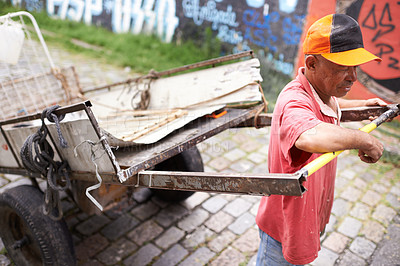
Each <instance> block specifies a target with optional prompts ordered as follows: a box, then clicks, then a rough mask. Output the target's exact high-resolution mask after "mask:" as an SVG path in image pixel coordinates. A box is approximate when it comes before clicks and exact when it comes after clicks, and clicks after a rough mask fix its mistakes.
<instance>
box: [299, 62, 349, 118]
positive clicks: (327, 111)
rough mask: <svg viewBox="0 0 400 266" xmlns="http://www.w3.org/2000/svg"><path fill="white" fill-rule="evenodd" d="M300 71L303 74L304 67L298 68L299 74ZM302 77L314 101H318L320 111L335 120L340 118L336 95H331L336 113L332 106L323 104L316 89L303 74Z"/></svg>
mask: <svg viewBox="0 0 400 266" xmlns="http://www.w3.org/2000/svg"><path fill="white" fill-rule="evenodd" d="M300 73H301V74H302V75H303V76H304V68H301V69H300V70H299V74H300ZM304 79H305V80H306V81H307V83H308V85H309V86H310V89H311V93H312V95H313V96H314V99H315V101H316V102H317V103H318V105H319V108H320V110H321V112H322V113H323V114H324V115H326V116H329V117H333V118H336V119H337V120H340V117H341V116H342V111H341V110H340V108H339V103H338V101H337V99H336V97H334V96H332V98H333V100H334V101H335V104H336V109H337V110H338V113H336V112H335V111H334V110H332V108H330V107H329V106H328V105H327V104H325V103H324V102H323V101H322V99H321V97H319V95H318V93H317V91H316V90H315V89H314V87H313V86H312V85H311V83H310V82H309V81H308V80H307V78H306V77H305V76H304Z"/></svg>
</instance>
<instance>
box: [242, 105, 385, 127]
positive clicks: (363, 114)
mask: <svg viewBox="0 0 400 266" xmlns="http://www.w3.org/2000/svg"><path fill="white" fill-rule="evenodd" d="M390 106H391V105H388V106H383V107H380V106H369V107H356V108H346V109H342V110H341V111H342V117H341V119H340V121H341V122H352V121H363V120H368V119H369V118H370V117H371V116H372V117H374V116H380V115H381V114H383V113H384V112H386V111H387V110H389V109H390ZM271 121H272V114H271V113H268V114H265V113H263V114H260V115H259V116H258V117H257V118H256V121H254V118H250V119H248V120H246V121H245V122H243V123H241V124H240V125H238V126H237V127H254V125H255V124H256V125H257V126H258V127H269V126H271Z"/></svg>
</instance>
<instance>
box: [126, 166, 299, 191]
mask: <svg viewBox="0 0 400 266" xmlns="http://www.w3.org/2000/svg"><path fill="white" fill-rule="evenodd" d="M302 181H304V180H303V179H302V176H301V175H300V174H293V175H288V174H266V175H255V174H232V173H229V174H224V173H203V172H167V171H143V172H139V173H138V175H137V176H136V177H135V178H132V179H131V180H130V182H129V184H130V185H135V186H145V187H151V188H161V189H170V190H171V189H172V190H191V191H204V192H222V193H234V194H249V195H258V196H260V195H271V194H273V195H287V196H301V195H302V194H303V193H304V192H305V188H304V187H302V186H301V182H302Z"/></svg>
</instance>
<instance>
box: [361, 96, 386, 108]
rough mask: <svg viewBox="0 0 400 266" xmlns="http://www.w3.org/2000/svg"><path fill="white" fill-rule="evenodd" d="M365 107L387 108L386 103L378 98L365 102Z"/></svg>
mask: <svg viewBox="0 0 400 266" xmlns="http://www.w3.org/2000/svg"><path fill="white" fill-rule="evenodd" d="M365 106H387V103H385V102H384V101H383V100H381V99H379V98H371V99H368V100H365Z"/></svg>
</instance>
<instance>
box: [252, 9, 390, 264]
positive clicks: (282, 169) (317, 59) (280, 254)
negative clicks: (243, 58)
mask: <svg viewBox="0 0 400 266" xmlns="http://www.w3.org/2000/svg"><path fill="white" fill-rule="evenodd" d="M303 52H304V54H305V67H303V68H300V69H299V71H298V75H297V77H296V79H295V80H293V81H292V82H290V83H289V84H288V85H287V86H286V87H285V88H284V89H283V90H282V92H281V93H280V95H279V97H278V100H277V103H276V106H275V110H274V114H273V119H272V126H271V136H270V143H269V153H268V168H269V171H270V173H294V172H296V171H297V170H299V169H301V168H302V167H303V166H304V165H306V164H307V163H309V162H311V161H312V160H314V159H315V158H317V157H318V156H320V155H321V153H325V152H333V151H339V150H346V149H358V150H359V157H360V159H361V160H362V161H364V162H367V163H374V162H376V161H377V160H378V159H379V158H380V157H381V155H382V152H383V145H382V144H381V143H380V142H379V141H378V140H377V139H375V138H374V137H372V136H371V135H369V134H367V133H364V132H361V131H359V130H352V129H346V128H342V127H340V126H339V121H340V116H341V111H340V108H344V107H357V106H366V105H386V104H385V103H384V102H383V101H382V100H380V99H370V100H365V101H362V100H344V99H339V98H338V97H343V96H345V95H346V94H347V92H349V91H350V88H351V86H352V84H353V83H354V82H355V81H356V80H357V72H356V68H357V66H358V65H360V64H364V63H367V62H369V61H372V60H377V61H380V60H381V59H380V58H378V57H376V56H375V55H373V54H371V53H369V52H368V51H367V50H365V49H364V48H363V41H362V36H361V30H360V27H359V25H358V23H357V21H355V20H354V19H352V18H351V17H349V16H347V15H343V14H333V15H328V16H326V17H323V18H322V19H320V20H318V21H316V22H315V23H314V24H313V25H312V26H311V27H310V29H309V30H308V32H307V36H306V37H305V40H304V45H303ZM335 175H336V159H335V160H333V161H331V162H330V163H328V164H327V165H325V166H324V167H322V168H321V169H320V170H318V171H317V172H316V173H314V174H313V175H312V176H310V177H309V178H308V180H307V181H306V182H305V183H304V185H305V187H307V189H308V191H307V192H306V193H305V194H304V195H303V196H301V197H295V196H280V195H272V196H270V197H263V198H262V199H261V203H260V207H259V210H258V214H257V218H256V221H257V225H258V226H259V228H260V237H261V242H260V248H259V251H258V256H257V265H268V266H270V265H293V264H295V265H302V264H307V263H310V262H312V261H313V260H315V258H316V257H317V256H318V251H319V250H320V235H321V234H322V233H323V232H324V230H325V226H326V224H327V223H328V221H329V216H330V213H331V208H332V203H333V200H334V184H335Z"/></svg>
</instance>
